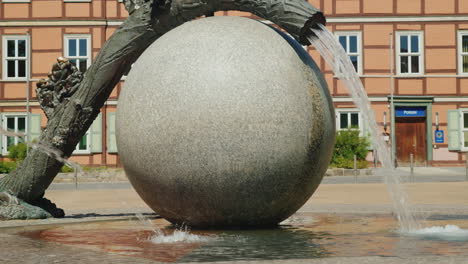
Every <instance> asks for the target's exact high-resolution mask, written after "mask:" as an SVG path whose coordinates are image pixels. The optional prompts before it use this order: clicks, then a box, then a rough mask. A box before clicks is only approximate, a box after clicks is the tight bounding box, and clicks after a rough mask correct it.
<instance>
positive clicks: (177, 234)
mask: <svg viewBox="0 0 468 264" xmlns="http://www.w3.org/2000/svg"><path fill="white" fill-rule="evenodd" d="M216 239H217V237H215V236H200V235H195V234H192V233H190V230H189V229H188V228H187V227H181V228H178V229H176V230H174V232H173V233H172V234H170V235H165V234H159V235H155V236H153V237H151V238H150V241H151V242H152V243H155V244H170V243H201V242H209V241H212V240H216Z"/></svg>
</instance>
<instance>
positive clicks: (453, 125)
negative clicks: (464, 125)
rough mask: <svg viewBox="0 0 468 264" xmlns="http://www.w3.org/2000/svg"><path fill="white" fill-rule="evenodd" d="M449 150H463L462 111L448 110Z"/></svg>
mask: <svg viewBox="0 0 468 264" xmlns="http://www.w3.org/2000/svg"><path fill="white" fill-rule="evenodd" d="M447 120H448V149H449V150H461V142H460V138H461V135H460V111H458V110H448V119H447Z"/></svg>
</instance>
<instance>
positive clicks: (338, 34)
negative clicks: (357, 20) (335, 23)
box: [334, 31, 363, 75]
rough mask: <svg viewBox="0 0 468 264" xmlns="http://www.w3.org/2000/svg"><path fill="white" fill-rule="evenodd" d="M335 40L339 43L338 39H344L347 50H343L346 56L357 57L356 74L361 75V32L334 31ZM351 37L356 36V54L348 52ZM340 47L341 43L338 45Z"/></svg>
mask: <svg viewBox="0 0 468 264" xmlns="http://www.w3.org/2000/svg"><path fill="white" fill-rule="evenodd" d="M334 34H335V36H336V40H337V41H338V42H339V38H340V37H346V47H347V49H348V50H345V52H346V54H347V55H348V56H357V57H358V68H357V71H356V73H357V74H358V75H362V72H363V67H362V66H363V65H362V32H361V31H335V32H334ZM351 36H356V39H357V52H355V53H352V52H350V51H349V47H350V45H349V39H350V37H351ZM340 45H341V43H340Z"/></svg>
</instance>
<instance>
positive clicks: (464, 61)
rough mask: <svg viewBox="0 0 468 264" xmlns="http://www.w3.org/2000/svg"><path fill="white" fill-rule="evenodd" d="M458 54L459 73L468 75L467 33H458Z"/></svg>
mask: <svg viewBox="0 0 468 264" xmlns="http://www.w3.org/2000/svg"><path fill="white" fill-rule="evenodd" d="M458 54H459V60H458V69H459V73H460V74H467V75H468V31H460V32H458Z"/></svg>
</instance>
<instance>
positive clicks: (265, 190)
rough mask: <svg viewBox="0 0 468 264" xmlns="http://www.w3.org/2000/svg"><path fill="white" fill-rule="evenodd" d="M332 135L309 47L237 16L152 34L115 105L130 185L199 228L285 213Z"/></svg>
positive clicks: (326, 153)
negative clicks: (149, 43) (151, 40)
mask: <svg viewBox="0 0 468 264" xmlns="http://www.w3.org/2000/svg"><path fill="white" fill-rule="evenodd" d="M334 135H335V126H334V111H333V107H332V102H331V97H330V95H329V93H328V88H327V86H326V83H325V81H324V79H323V77H322V75H321V73H320V72H319V70H318V68H317V66H316V65H315V63H314V62H313V61H312V59H311V58H310V56H309V55H308V54H307V53H306V52H305V51H304V48H303V47H302V46H300V45H299V44H298V43H297V42H296V41H295V40H293V39H291V38H289V37H288V36H286V35H284V34H283V33H280V32H278V31H277V30H275V29H273V28H271V27H269V26H267V25H265V24H262V23H260V22H258V21H255V20H251V19H246V18H239V17H211V18H204V19H200V20H194V21H192V22H188V23H185V24H183V25H181V26H179V27H177V28H175V29H174V30H171V31H170V32H168V33H167V34H165V35H164V36H162V37H161V38H160V39H158V40H157V41H156V42H154V43H153V44H152V45H151V46H150V47H149V48H148V49H147V50H146V51H145V52H144V53H143V54H142V55H141V57H140V58H139V59H138V61H137V62H136V63H135V65H134V67H133V68H132V71H131V73H130V74H129V75H128V77H127V79H126V83H125V86H124V88H123V90H122V93H121V95H120V98H119V103H118V110H117V146H118V150H119V156H120V159H121V161H122V164H123V166H124V168H125V172H126V174H127V176H128V178H129V179H130V182H131V183H132V185H133V187H134V188H135V189H136V191H137V192H138V194H139V195H140V196H141V198H142V199H143V200H144V201H145V202H146V203H147V204H148V205H149V206H150V207H151V208H152V209H153V210H154V211H156V212H157V213H158V214H160V215H161V216H163V217H164V218H166V219H167V220H169V221H171V222H173V223H179V224H181V223H185V224H187V225H190V226H193V227H237V226H268V225H274V224H277V223H279V222H280V221H282V220H284V219H286V218H287V217H288V216H290V215H291V214H293V213H294V212H295V211H296V210H298V209H299V208H300V207H301V206H302V205H303V204H304V203H305V202H306V201H307V200H308V199H309V198H310V196H311V195H312V193H313V192H314V191H315V189H316V188H317V187H318V185H319V183H320V181H321V180H322V177H323V174H324V173H325V170H326V168H327V166H328V164H329V162H330V157H331V152H332V148H333V144H334Z"/></svg>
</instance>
